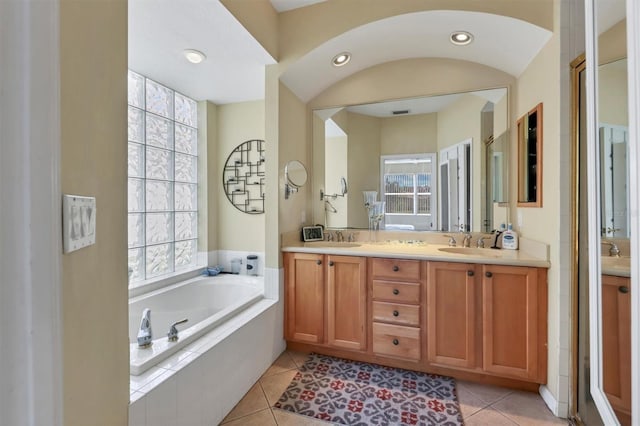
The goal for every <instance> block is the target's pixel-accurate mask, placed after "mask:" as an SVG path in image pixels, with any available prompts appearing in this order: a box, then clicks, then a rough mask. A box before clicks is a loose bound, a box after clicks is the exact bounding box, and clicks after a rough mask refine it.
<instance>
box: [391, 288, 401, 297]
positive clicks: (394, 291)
mask: <svg viewBox="0 0 640 426" xmlns="http://www.w3.org/2000/svg"><path fill="white" fill-rule="evenodd" d="M393 294H395V295H396V296H397V295H399V294H400V290H398V289H397V288H394V289H393Z"/></svg>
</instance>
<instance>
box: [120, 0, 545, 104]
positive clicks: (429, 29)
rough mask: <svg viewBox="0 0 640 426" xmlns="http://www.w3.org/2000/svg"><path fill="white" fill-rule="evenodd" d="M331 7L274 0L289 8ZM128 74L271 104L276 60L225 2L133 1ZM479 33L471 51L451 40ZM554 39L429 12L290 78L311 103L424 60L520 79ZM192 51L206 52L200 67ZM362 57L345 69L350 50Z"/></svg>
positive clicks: (395, 20)
mask: <svg viewBox="0 0 640 426" xmlns="http://www.w3.org/2000/svg"><path fill="white" fill-rule="evenodd" d="M321 1H324V0H271V2H272V4H273V6H274V8H276V9H277V10H278V11H286V10H291V9H295V8H299V7H305V6H308V5H310V4H314V3H317V2H321ZM128 4H129V67H130V68H131V69H132V70H133V71H136V72H138V73H140V74H142V75H145V76H147V77H149V78H152V79H154V80H157V81H159V82H160V83H162V84H165V85H167V86H169V87H171V88H173V89H175V90H177V91H179V92H181V93H183V94H185V95H187V96H189V97H192V98H194V99H196V100H210V101H212V102H214V103H217V104H226V103H234V102H243V101H249V100H256V99H263V98H264V79H265V77H264V67H265V65H268V64H273V63H275V60H274V59H273V58H272V57H271V56H270V55H269V54H268V53H267V51H266V50H265V49H264V48H263V47H262V46H261V45H260V44H259V43H258V42H257V41H256V40H255V39H254V38H253V37H252V36H251V34H249V32H248V31H247V30H246V29H245V28H244V27H243V26H242V25H241V24H240V22H238V20H237V19H236V18H235V17H234V16H233V15H232V14H231V13H230V12H229V11H228V10H227V9H226V8H225V7H224V6H223V5H222V4H221V3H220V0H180V1H176V0H129V2H128ZM459 29H464V30H466V31H470V32H471V33H473V34H474V36H475V39H474V41H473V43H472V44H470V45H468V46H463V47H460V46H454V45H452V44H451V43H449V41H448V38H449V34H450V33H451V32H452V31H454V30H459ZM550 37H551V33H550V32H549V31H547V30H545V29H542V28H539V27H537V26H535V25H532V24H529V23H526V22H524V21H520V20H517V19H513V18H508V17H503V16H498V15H491V14H486V13H478V12H465V11H427V12H418V13H411V14H405V15H400V16H394V17H391V18H387V19H382V20H379V21H375V22H372V23H369V24H366V25H363V26H360V27H357V28H354V29H352V30H350V31H348V32H346V33H343V34H341V35H339V36H338V37H336V38H334V39H331V40H329V41H327V42H326V43H324V44H322V45H321V46H319V47H317V48H316V49H314V50H313V51H311V52H309V53H308V54H307V55H305V56H304V57H302V58H300V59H299V60H298V61H297V62H295V63H294V64H293V65H292V66H290V67H289V69H287V71H286V72H285V73H284V74H283V75H282V78H281V79H282V81H283V83H284V84H285V85H287V86H288V87H289V88H290V89H291V90H292V91H293V92H294V93H295V94H296V95H297V96H298V97H299V98H300V99H301V100H303V101H305V102H306V101H308V100H310V99H312V98H313V97H314V96H316V95H317V94H319V93H320V92H322V91H323V90H324V89H326V88H327V87H329V86H331V85H332V84H334V83H336V82H337V81H339V80H341V79H343V78H345V77H347V76H349V75H351V74H353V73H355V72H357V71H360V70H363V69H365V68H368V67H371V66H373V65H377V64H380V63H384V62H388V61H393V60H398V59H405V58H417V57H442V58H453V59H463V60H468V61H473V62H478V63H481V64H485V65H489V66H492V67H494V68H497V69H500V70H503V71H505V72H507V73H509V74H512V75H514V76H518V75H519V74H520V73H521V72H522V71H523V70H524V69H525V68H526V66H527V65H528V64H529V62H530V61H531V60H532V59H533V57H535V55H536V54H537V53H538V52H539V50H540V49H541V48H542V46H543V45H544V44H545V43H546V41H547V40H548V39H549V38H550ZM184 49H196V50H200V51H202V52H203V53H205V54H206V56H207V59H206V60H205V61H204V62H202V63H201V64H197V65H196V64H191V63H189V62H188V61H186V59H185V58H184V56H183V50H184ZM344 50H347V51H350V52H351V53H352V54H353V57H352V59H351V62H350V63H349V64H348V65H346V66H344V67H341V68H335V67H333V66H331V65H330V60H331V58H333V56H334V55H335V54H336V53H338V52H341V51H344Z"/></svg>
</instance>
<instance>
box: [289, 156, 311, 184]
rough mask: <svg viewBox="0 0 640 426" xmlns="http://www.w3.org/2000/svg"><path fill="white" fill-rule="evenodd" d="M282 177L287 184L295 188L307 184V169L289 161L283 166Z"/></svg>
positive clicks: (293, 161)
mask: <svg viewBox="0 0 640 426" xmlns="http://www.w3.org/2000/svg"><path fill="white" fill-rule="evenodd" d="M284 176H285V179H286V181H287V183H288V184H289V185H291V186H294V187H296V188H301V187H303V186H304V184H305V183H307V169H306V168H305V167H304V164H302V163H301V162H299V161H298V160H291V161H289V162H288V163H287V165H286V166H284Z"/></svg>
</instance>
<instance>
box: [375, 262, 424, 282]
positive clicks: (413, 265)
mask: <svg viewBox="0 0 640 426" xmlns="http://www.w3.org/2000/svg"><path fill="white" fill-rule="evenodd" d="M371 273H372V275H373V278H389V279H392V280H409V281H418V280H420V261H419V260H402V259H372V260H371Z"/></svg>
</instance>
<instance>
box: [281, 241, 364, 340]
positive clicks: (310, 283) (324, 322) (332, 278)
mask: <svg viewBox="0 0 640 426" xmlns="http://www.w3.org/2000/svg"><path fill="white" fill-rule="evenodd" d="M285 267H286V274H285V280H286V282H285V287H286V295H285V299H286V311H285V312H286V319H285V324H286V326H285V336H286V338H287V340H291V341H296V342H301V343H312V344H322V345H327V346H331V347H335V348H343V349H353V350H365V349H366V337H367V332H366V319H367V316H366V315H367V314H366V306H367V304H366V294H367V289H366V258H364V257H353V256H333V255H322V254H307V253H286V254H285ZM325 331H326V332H325Z"/></svg>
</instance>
